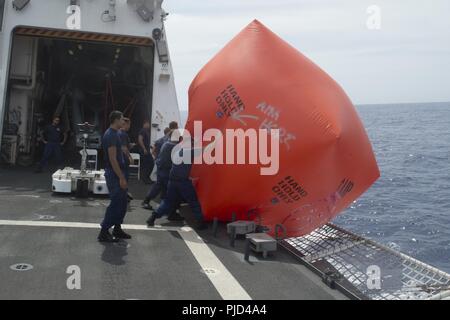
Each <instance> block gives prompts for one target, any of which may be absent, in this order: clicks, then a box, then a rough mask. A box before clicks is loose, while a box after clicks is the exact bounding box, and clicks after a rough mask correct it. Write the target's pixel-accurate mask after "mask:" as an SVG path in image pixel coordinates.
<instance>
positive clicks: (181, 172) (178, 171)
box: [147, 149, 207, 230]
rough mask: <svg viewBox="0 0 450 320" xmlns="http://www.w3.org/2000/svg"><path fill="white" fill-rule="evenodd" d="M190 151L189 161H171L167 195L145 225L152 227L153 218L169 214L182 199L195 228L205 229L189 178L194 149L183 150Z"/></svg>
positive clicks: (181, 152)
mask: <svg viewBox="0 0 450 320" xmlns="http://www.w3.org/2000/svg"><path fill="white" fill-rule="evenodd" d="M183 151H184V150H183V149H181V150H180V151H179V155H180V156H181V157H182V155H183ZM185 151H186V152H191V161H190V163H184V162H182V163H181V164H176V163H172V168H171V170H170V174H169V184H168V187H167V195H166V197H165V199H163V200H162V202H161V205H160V206H159V207H158V209H157V210H156V211H155V212H154V213H153V214H152V215H151V217H150V218H149V219H148V220H147V225H148V226H149V227H152V226H154V225H155V220H156V219H158V218H161V217H162V216H164V215H169V214H171V213H172V212H173V211H174V210H175V209H176V208H178V206H179V205H180V203H181V202H182V201H186V202H187V203H188V204H189V206H190V208H191V210H192V213H193V214H194V216H195V218H196V220H197V226H196V229H198V230H201V229H206V228H207V225H206V224H205V222H204V219H203V212H202V208H201V205H200V202H199V201H198V198H197V192H196V191H195V188H194V186H193V185H192V181H191V180H190V173H191V167H192V162H193V158H194V150H193V149H191V150H185Z"/></svg>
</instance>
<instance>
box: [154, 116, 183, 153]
mask: <svg viewBox="0 0 450 320" xmlns="http://www.w3.org/2000/svg"><path fill="white" fill-rule="evenodd" d="M173 130H178V122H176V121H172V122H171V123H169V127H167V128H165V129H164V136H163V137H162V138H159V139H158V140H156V141H155V147H154V148H153V155H154V156H155V159H156V158H157V157H158V155H159V152H160V151H161V148H162V146H163V145H164V143H166V142H167V141H169V139H170V133H171V132H172V131H173Z"/></svg>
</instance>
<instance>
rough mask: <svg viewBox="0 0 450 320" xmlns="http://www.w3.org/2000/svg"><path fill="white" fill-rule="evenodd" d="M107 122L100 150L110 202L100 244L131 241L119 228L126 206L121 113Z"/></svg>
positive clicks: (116, 112)
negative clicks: (102, 155) (111, 230)
mask: <svg viewBox="0 0 450 320" xmlns="http://www.w3.org/2000/svg"><path fill="white" fill-rule="evenodd" d="M109 121H110V127H109V129H108V130H106V132H105V134H104V135H103V139H102V148H103V154H104V160H105V179H106V185H107V186H108V190H109V197H110V199H111V202H110V204H109V206H108V208H107V209H106V212H105V217H104V219H103V222H102V223H101V228H102V229H101V231H100V234H99V235H98V241H100V242H117V241H118V239H131V236H130V235H129V234H126V233H125V232H124V231H123V230H122V227H121V225H122V223H123V219H124V217H125V214H126V211H127V204H128V203H127V189H128V183H127V179H126V178H125V160H124V155H123V152H122V144H121V142H120V138H119V134H118V133H119V132H118V131H119V129H120V128H121V127H122V126H123V115H122V113H121V112H120V111H113V112H111V114H110V116H109ZM112 227H114V230H113V234H112V235H111V233H110V232H109V229H110V228H112Z"/></svg>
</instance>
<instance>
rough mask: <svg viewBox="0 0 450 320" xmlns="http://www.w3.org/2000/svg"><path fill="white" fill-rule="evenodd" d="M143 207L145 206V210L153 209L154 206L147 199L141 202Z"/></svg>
mask: <svg viewBox="0 0 450 320" xmlns="http://www.w3.org/2000/svg"><path fill="white" fill-rule="evenodd" d="M141 206H142V208H144V209H145V210H150V211H153V207H152V206H151V205H150V203H148V202H147V201H145V200H144V201H142V203H141Z"/></svg>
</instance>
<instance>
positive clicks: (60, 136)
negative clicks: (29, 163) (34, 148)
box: [35, 116, 67, 173]
mask: <svg viewBox="0 0 450 320" xmlns="http://www.w3.org/2000/svg"><path fill="white" fill-rule="evenodd" d="M60 123H61V119H60V118H59V117H57V116H55V117H54V118H53V121H52V124H51V125H48V126H47V127H46V128H45V130H44V132H43V137H42V141H43V142H44V144H45V148H44V154H43V155H42V159H41V161H40V162H39V164H38V167H37V169H36V171H35V172H37V173H38V172H42V169H43V168H44V167H46V166H47V164H48V161H49V160H50V159H51V157H52V156H54V157H55V158H56V163H57V165H58V167H59V166H61V165H62V163H63V156H62V151H61V147H62V146H63V145H64V144H65V143H66V141H67V133H66V132H63V129H62V127H61V125H60Z"/></svg>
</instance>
